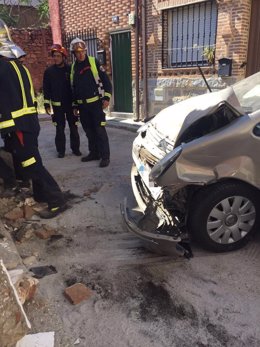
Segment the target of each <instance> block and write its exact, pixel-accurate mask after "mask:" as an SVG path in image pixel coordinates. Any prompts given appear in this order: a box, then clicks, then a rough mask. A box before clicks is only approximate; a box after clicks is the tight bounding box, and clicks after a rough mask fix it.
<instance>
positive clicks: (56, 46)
mask: <svg viewBox="0 0 260 347" xmlns="http://www.w3.org/2000/svg"><path fill="white" fill-rule="evenodd" d="M54 52H59V53H61V54H62V55H63V56H64V57H65V58H67V56H68V52H67V50H66V48H65V47H63V46H61V45H59V44H57V43H55V44H53V45H52V46H51V55H53V53H54Z"/></svg>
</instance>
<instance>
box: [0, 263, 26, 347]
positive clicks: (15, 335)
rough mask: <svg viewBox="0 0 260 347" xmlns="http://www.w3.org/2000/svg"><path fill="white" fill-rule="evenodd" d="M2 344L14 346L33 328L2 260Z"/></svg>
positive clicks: (0, 291)
mask: <svg viewBox="0 0 260 347" xmlns="http://www.w3.org/2000/svg"><path fill="white" fill-rule="evenodd" d="M0 283H1V286H0V312H1V315H0V346H1V347H13V346H14V345H15V344H16V342H17V341H19V340H20V339H21V338H22V337H23V336H24V335H26V334H27V332H28V330H29V329H30V328H31V325H30V322H29V321H28V318H27V316H26V314H25V312H24V309H23V306H22V304H21V303H20V301H19V297H18V294H17V292H16V290H15V287H14V285H13V284H12V281H11V278H10V276H9V274H8V272H7V270H6V267H5V265H4V263H3V261H2V260H0Z"/></svg>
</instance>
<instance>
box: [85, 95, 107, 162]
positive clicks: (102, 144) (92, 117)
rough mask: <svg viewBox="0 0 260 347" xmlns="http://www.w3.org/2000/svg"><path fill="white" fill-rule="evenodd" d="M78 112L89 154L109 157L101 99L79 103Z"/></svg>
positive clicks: (102, 157)
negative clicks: (86, 139)
mask: <svg viewBox="0 0 260 347" xmlns="http://www.w3.org/2000/svg"><path fill="white" fill-rule="evenodd" d="M79 114H80V122H81V124H82V127H83V129H84V131H85V133H86V135H87V138H88V147H89V152H90V154H91V155H93V156H95V157H100V158H101V159H109V158H110V149H109V140H108V136H107V132H106V128H105V124H106V118H105V112H104V111H103V109H102V102H101V100H99V101H96V102H92V103H89V104H87V103H86V104H82V105H80V106H79Z"/></svg>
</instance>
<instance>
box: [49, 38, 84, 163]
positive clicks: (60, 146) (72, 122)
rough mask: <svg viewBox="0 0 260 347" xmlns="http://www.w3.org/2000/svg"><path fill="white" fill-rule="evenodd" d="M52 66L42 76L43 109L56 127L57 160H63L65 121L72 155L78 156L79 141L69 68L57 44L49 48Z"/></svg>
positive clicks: (61, 49) (64, 53)
mask: <svg viewBox="0 0 260 347" xmlns="http://www.w3.org/2000/svg"><path fill="white" fill-rule="evenodd" d="M51 55H52V57H53V60H54V65H52V66H50V67H48V68H47V69H46V70H45V72H44V76H43V94H44V107H45V110H46V113H48V114H49V115H50V114H51V107H52V109H53V115H52V121H53V124H54V125H55V126H56V136H55V145H56V149H57V152H58V158H63V157H64V155H65V148H66V137H65V125H66V119H67V122H68V124H69V128H70V147H71V150H72V152H73V154H75V155H77V156H80V155H81V153H80V150H79V146H80V139H79V133H78V126H77V124H78V117H77V116H75V115H74V114H73V110H72V93H71V86H70V66H69V65H67V64H66V57H67V55H68V54H67V51H66V49H65V48H64V47H62V46H61V45H59V44H54V45H53V46H52V47H51Z"/></svg>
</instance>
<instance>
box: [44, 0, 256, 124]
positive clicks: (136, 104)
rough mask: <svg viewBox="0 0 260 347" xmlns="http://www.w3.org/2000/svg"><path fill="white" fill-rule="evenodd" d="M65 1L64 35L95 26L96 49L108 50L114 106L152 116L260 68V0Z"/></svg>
mask: <svg viewBox="0 0 260 347" xmlns="http://www.w3.org/2000/svg"><path fill="white" fill-rule="evenodd" d="M57 1H58V0H57ZM51 2H52V3H53V1H51ZM58 4H59V9H60V11H59V12H60V13H59V16H60V29H61V32H62V34H65V33H73V32H77V33H80V31H82V30H84V29H86V28H95V29H96V33H97V38H98V44H99V45H98V49H97V50H98V51H100V52H102V51H103V50H104V52H105V57H103V59H102V60H103V63H104V66H105V68H106V71H107V72H108V74H109V75H110V77H111V80H112V82H113V88H114V93H113V100H112V105H111V111H114V112H120V113H121V114H122V113H126V114H128V115H133V117H134V118H149V117H150V116H152V115H153V114H155V113H157V112H158V111H159V110H160V109H162V108H164V107H165V106H167V105H171V104H172V103H175V102H178V101H180V100H182V99H184V98H186V97H189V96H192V95H198V94H201V93H204V92H205V91H206V90H207V85H206V83H207V84H208V86H209V88H211V89H212V90H216V89H220V88H224V87H225V86H226V85H230V84H233V83H234V82H236V81H237V80H239V79H241V78H244V77H245V76H246V75H250V74H252V73H254V72H256V71H258V70H259V69H260V62H259V59H258V57H259V53H260V42H259V41H260V39H259V38H260V25H259V24H258V22H259V21H258V19H257V18H259V15H260V1H259V0H149V1H148V0H122V1H120V2H118V1H115V0H111V1H107V0H100V1H99V2H97V1H94V0H89V1H88V2H87V3H86V1H84V0H60V1H58ZM52 5H53V4H52ZM200 71H202V72H203V74H204V75H205V79H206V82H205V80H204V79H203V77H202V75H201V73H200Z"/></svg>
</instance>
